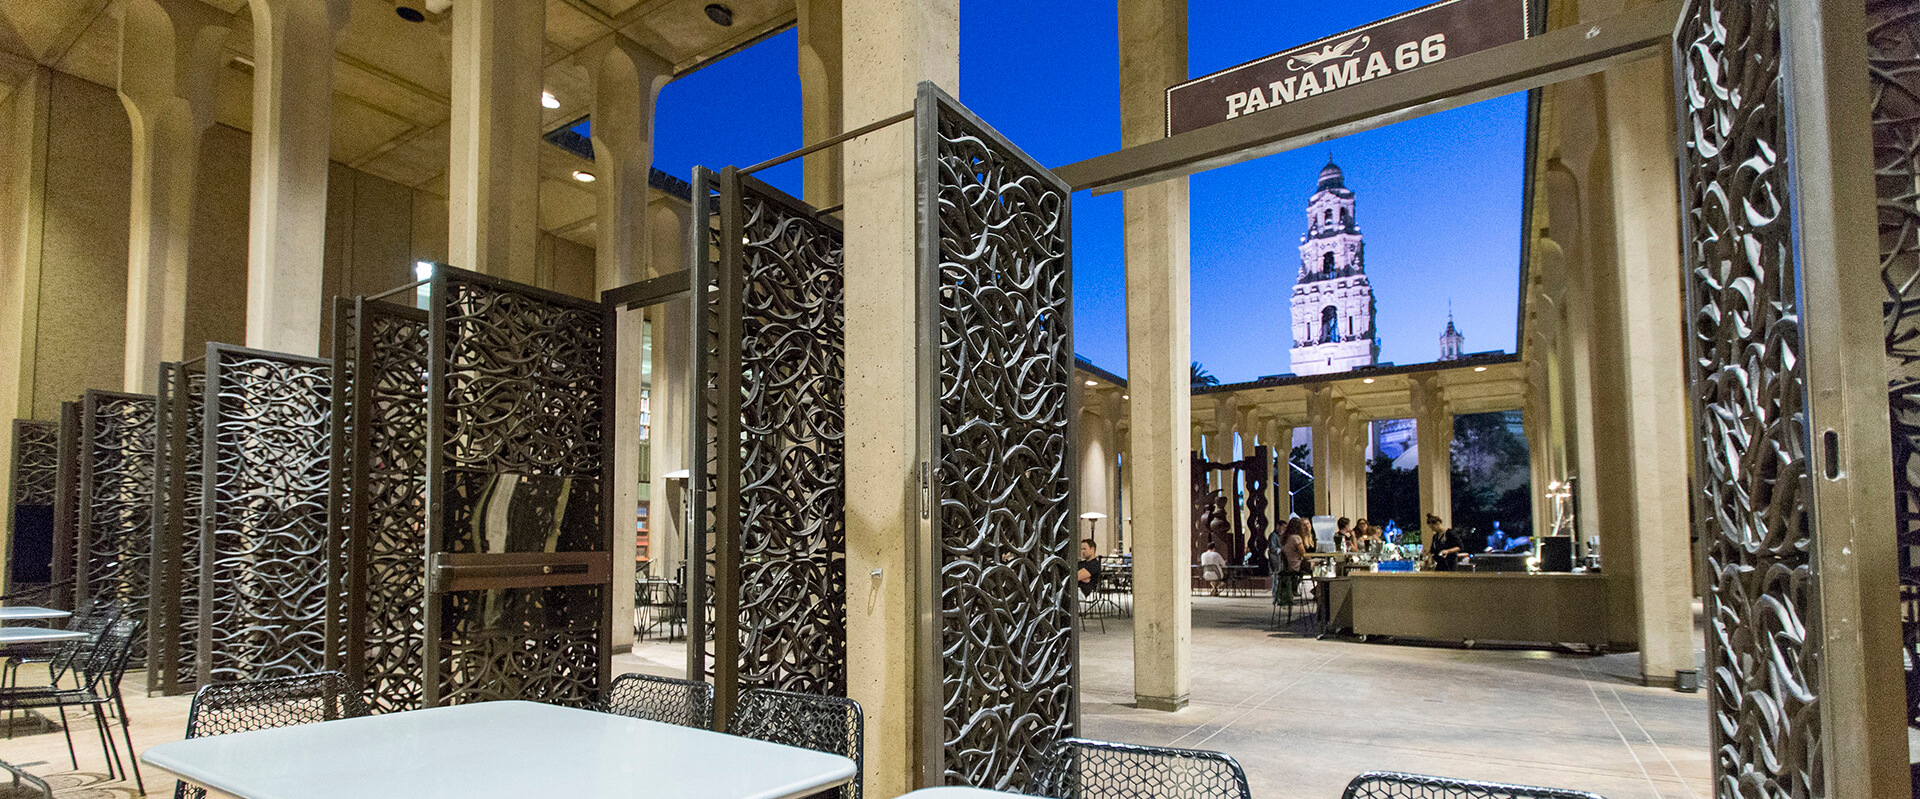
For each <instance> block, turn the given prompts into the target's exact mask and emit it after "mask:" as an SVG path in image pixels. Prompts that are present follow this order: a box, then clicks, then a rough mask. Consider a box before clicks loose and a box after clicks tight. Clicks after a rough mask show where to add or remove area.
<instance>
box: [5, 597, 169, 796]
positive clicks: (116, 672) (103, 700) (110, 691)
mask: <svg viewBox="0 0 1920 799" xmlns="http://www.w3.org/2000/svg"><path fill="white" fill-rule="evenodd" d="M144 631H145V626H144V625H143V624H142V623H141V622H139V621H138V620H135V619H119V620H117V621H115V622H114V623H113V624H112V625H110V626H108V627H107V630H106V632H103V633H101V634H100V640H99V642H98V643H97V644H96V645H95V646H94V647H93V648H92V650H91V651H90V652H88V653H87V657H86V658H85V660H84V662H82V663H79V664H77V665H76V670H77V671H76V673H77V674H78V675H79V677H80V687H78V688H61V687H60V686H58V685H44V686H29V687H26V688H0V709H5V710H8V711H10V712H11V711H13V710H34V709H42V708H49V707H51V708H58V709H59V711H60V731H61V732H62V733H64V734H65V735H66V736H67V756H68V757H69V758H71V759H72V760H73V767H74V769H75V770H78V769H79V768H80V758H79V756H78V755H77V754H75V753H74V749H73V729H72V728H71V727H70V726H68V725H67V708H69V707H89V708H91V709H92V710H93V722H94V727H95V728H97V730H98V731H99V733H100V749H101V752H102V753H104V754H105V755H106V757H107V778H108V779H121V780H124V779H126V778H127V767H126V766H124V765H121V764H120V753H119V749H118V747H117V746H116V745H115V744H114V741H113V733H112V731H111V729H110V726H111V725H109V724H108V722H107V712H108V711H110V710H114V711H118V712H119V715H120V736H121V738H122V739H124V740H125V741H126V744H127V754H128V756H129V757H132V759H133V779H134V784H136V785H137V786H139V788H140V792H141V793H146V791H147V787H146V781H145V780H143V779H141V777H140V760H139V758H138V757H136V756H135V754H136V753H135V752H134V751H133V733H132V732H130V731H129V730H128V729H127V702H126V699H125V698H123V697H122V696H121V695H120V681H121V679H122V678H123V677H125V676H126V674H127V660H128V658H129V657H131V656H132V654H133V648H134V646H135V645H136V644H138V643H139V640H140V635H141V633H143V632H144Z"/></svg>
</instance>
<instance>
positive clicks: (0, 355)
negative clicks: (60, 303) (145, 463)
mask: <svg viewBox="0 0 1920 799" xmlns="http://www.w3.org/2000/svg"><path fill="white" fill-rule="evenodd" d="M23 66H24V67H25V68H24V70H23V71H22V73H21V74H19V75H17V76H12V75H10V76H9V83H8V85H7V86H6V88H7V89H9V90H10V91H8V92H7V94H6V96H5V97H4V98H0V418H6V419H32V418H35V416H36V414H35V411H34V382H35V381H34V369H35V361H36V358H37V355H38V350H39V340H40V334H39V330H40V322H39V318H40V264H41V258H40V254H41V248H40V241H41V236H42V231H43V230H44V228H45V218H46V210H45V209H46V178H47V157H46V150H47V135H48V130H47V125H48V120H47V116H48V113H49V112H50V110H51V105H52V85H53V71H52V70H50V69H48V68H46V67H40V66H35V65H33V64H30V63H29V64H25V65H23ZM41 418H45V417H44V416H43V417H41ZM9 451H11V450H9ZM5 482H7V483H9V484H10V483H11V482H12V481H10V480H9V481H5ZM11 490H12V486H11V485H4V486H0V492H10V491H11ZM9 496H10V495H9ZM0 507H12V506H11V505H10V504H7V505H0ZM7 527H8V525H0V530H5V529H7ZM0 551H8V550H4V549H3V548H0Z"/></svg>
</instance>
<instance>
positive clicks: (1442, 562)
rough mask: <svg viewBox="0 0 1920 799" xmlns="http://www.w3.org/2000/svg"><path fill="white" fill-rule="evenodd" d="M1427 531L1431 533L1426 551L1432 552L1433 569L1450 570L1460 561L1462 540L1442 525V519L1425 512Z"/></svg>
mask: <svg viewBox="0 0 1920 799" xmlns="http://www.w3.org/2000/svg"><path fill="white" fill-rule="evenodd" d="M1427 531H1428V532H1430V533H1432V534H1433V537H1432V538H1430V539H1428V540H1429V541H1430V543H1429V544H1428V545H1427V551H1429V552H1432V553H1433V568H1434V571H1443V572H1450V571H1453V569H1454V567H1455V566H1457V565H1459V563H1460V550H1461V548H1462V542H1461V541H1460V536H1459V535H1457V534H1455V533H1454V532H1453V530H1452V529H1451V528H1448V527H1445V526H1443V520H1442V519H1441V518H1440V517H1439V516H1438V515H1435V514H1432V513H1429V514H1427Z"/></svg>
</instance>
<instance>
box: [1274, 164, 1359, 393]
mask: <svg viewBox="0 0 1920 799" xmlns="http://www.w3.org/2000/svg"><path fill="white" fill-rule="evenodd" d="M1379 359H1380V342H1379V341H1378V340H1377V339H1375V338H1374V325H1373V286H1372V285H1371V284H1369V283H1368V282H1367V265H1366V245H1365V242H1364V240H1363V237H1362V236H1361V234H1360V223H1359V217H1358V215H1357V213H1356V210H1355V203H1354V195H1353V191H1352V190H1351V189H1348V188H1347V178H1346V174H1345V173H1344V172H1342V171H1341V170H1340V167H1339V166H1337V165H1335V164H1334V163H1333V158H1332V156H1328V158H1327V165H1326V166H1325V167H1323V168H1321V170H1320V178H1319V181H1318V182H1317V183H1316V184H1315V186H1314V192H1313V196H1312V197H1309V198H1308V199H1307V232H1306V234H1305V235H1303V236H1301V237H1300V271H1299V273H1298V274H1297V275H1295V277H1294V283H1293V351H1292V362H1293V373H1294V374H1296V375H1318V374H1327V373H1329V372H1344V371H1347V370H1349V369H1354V368H1357V367H1362V366H1372V365H1374V364H1375V363H1378V362H1379Z"/></svg>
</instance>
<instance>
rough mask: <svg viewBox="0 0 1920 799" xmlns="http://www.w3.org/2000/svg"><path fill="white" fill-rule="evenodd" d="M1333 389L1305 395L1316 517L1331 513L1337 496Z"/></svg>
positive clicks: (1315, 390)
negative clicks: (1309, 431) (1311, 442)
mask: <svg viewBox="0 0 1920 799" xmlns="http://www.w3.org/2000/svg"><path fill="white" fill-rule="evenodd" d="M1333 403H1334V398H1333V389H1332V388H1329V387H1327V386H1314V387H1313V388H1311V389H1309V390H1308V393H1307V425H1308V426H1309V427H1310V428H1312V433H1313V444H1312V447H1311V449H1312V453H1311V454H1312V457H1313V459H1312V463H1313V512H1314V515H1316V516H1325V515H1328V514H1331V513H1333V512H1334V511H1333V504H1334V502H1335V498H1336V497H1338V496H1339V494H1340V488H1339V482H1340V478H1339V476H1338V473H1337V470H1338V467H1337V466H1336V464H1335V463H1334V461H1335V460H1336V458H1335V456H1334V453H1335V452H1337V451H1338V450H1339V449H1340V447H1339V445H1338V443H1336V442H1337V441H1338V437H1339V436H1338V433H1337V432H1336V431H1335V429H1334V425H1335V424H1337V421H1336V420H1335V419H1334V415H1333Z"/></svg>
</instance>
